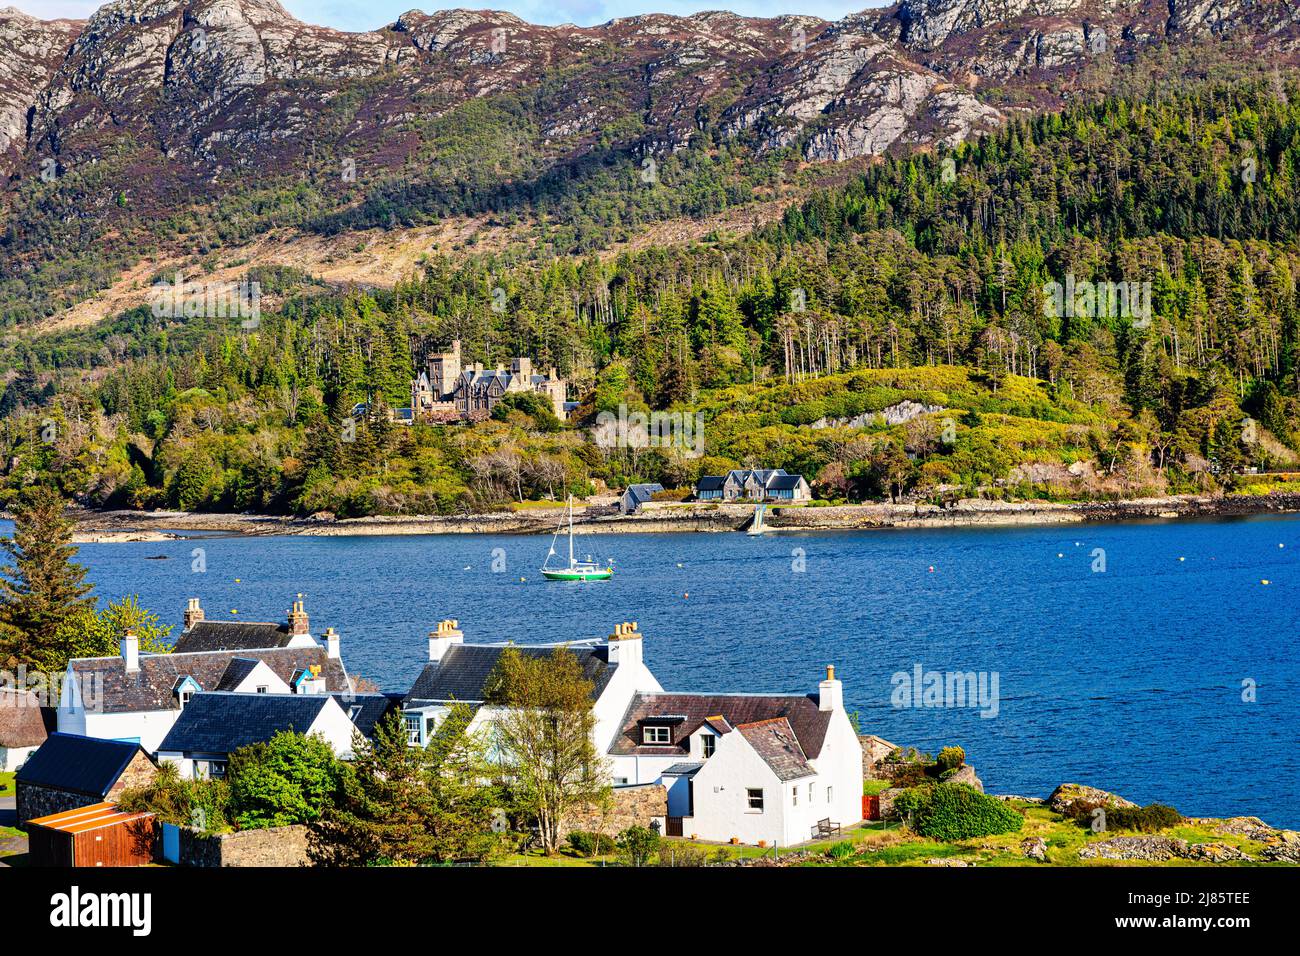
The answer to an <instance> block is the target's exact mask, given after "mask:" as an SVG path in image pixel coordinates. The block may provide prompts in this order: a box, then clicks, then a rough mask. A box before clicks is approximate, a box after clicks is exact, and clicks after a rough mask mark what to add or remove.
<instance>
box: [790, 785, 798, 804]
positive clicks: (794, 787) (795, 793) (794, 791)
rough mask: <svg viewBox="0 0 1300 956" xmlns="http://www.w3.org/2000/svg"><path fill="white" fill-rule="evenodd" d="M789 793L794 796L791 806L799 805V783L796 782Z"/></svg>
mask: <svg viewBox="0 0 1300 956" xmlns="http://www.w3.org/2000/svg"><path fill="white" fill-rule="evenodd" d="M790 795H791V796H792V797H794V801H793V802H792V803H791V804H790V805H791V806H792V807H797V806H799V784H797V783H796V784H795V785H794V786H793V787H792V788H791V789H790Z"/></svg>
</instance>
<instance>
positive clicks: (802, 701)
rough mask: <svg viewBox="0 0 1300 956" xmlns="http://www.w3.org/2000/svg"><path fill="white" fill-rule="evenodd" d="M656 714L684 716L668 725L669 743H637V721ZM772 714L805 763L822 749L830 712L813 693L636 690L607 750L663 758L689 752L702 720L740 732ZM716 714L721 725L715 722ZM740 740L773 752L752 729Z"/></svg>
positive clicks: (652, 718) (768, 743)
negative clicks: (660, 691)
mask: <svg viewBox="0 0 1300 956" xmlns="http://www.w3.org/2000/svg"><path fill="white" fill-rule="evenodd" d="M662 714H684V715H685V717H686V719H685V720H682V721H679V722H677V723H675V724H674V725H673V727H672V743H671V744H667V745H658V746H652V745H647V744H643V743H641V733H640V724H641V722H642V721H645V720H650V721H652V722H653V721H654V718H655V716H656V715H662ZM778 718H783V719H784V720H785V726H787V727H789V733H790V735H791V736H792V738H793V740H794V743H795V744H796V745H797V746H798V748H799V750H800V751H801V752H802V754H803V757H804V760H805V762H806V761H807V760H816V759H817V755H818V754H820V753H821V751H822V743H823V742H824V741H825V740H826V728H827V727H829V726H830V718H831V715H830V712H828V711H822V710H821V709H820V708H819V707H818V706H817V698H816V695H802V694H672V693H658V694H636V695H635V696H634V697H633V698H632V702H631V703H630V704H629V705H628V708H627V713H626V714H624V715H623V726H622V729H621V730H620V731H619V733H618V735H617V736H616V737H615V738H614V743H613V744H612V745H611V746H610V748H609V752H610V753H611V754H643V755H647V756H664V757H671V756H677V755H681V756H689V755H690V744H691V742H690V738H691V735H692V734H694V733H695V732H696V731H698V730H699V729H700V727H701V726H703V725H704V724H708V725H709V726H711V727H713V728H714V729H716V730H719V731H721V730H722V727H723V726H726V725H730V727H732V728H735V729H736V730H737V731H741V732H742V733H743V730H742V725H745V724H751V725H753V724H758V723H760V722H762V721H771V720H776V719H778ZM720 719H721V721H725V724H722V723H720ZM768 733H769V734H770V731H769V732H768ZM745 739H746V740H748V741H749V743H750V745H751V746H755V745H754V741H755V740H756V739H758V740H760V741H761V743H762V744H763V747H764V750H759V748H758V747H757V746H755V749H756V750H759V753H760V754H762V753H764V752H765V750H766V752H768V753H770V754H772V755H773V756H776V755H777V753H776V750H775V749H774V746H775V745H774V744H773V743H772V742H771V741H768V740H763V739H762V734H761V733H758V734H755V736H754V738H753V739H751V737H750V736H749V734H746V737H745ZM764 759H767V757H764ZM773 769H776V768H775V767H774V768H773ZM778 773H779V772H778Z"/></svg>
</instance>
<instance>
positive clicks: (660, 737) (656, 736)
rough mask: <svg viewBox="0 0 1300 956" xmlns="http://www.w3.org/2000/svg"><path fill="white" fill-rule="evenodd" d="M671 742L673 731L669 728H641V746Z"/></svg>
mask: <svg viewBox="0 0 1300 956" xmlns="http://www.w3.org/2000/svg"><path fill="white" fill-rule="evenodd" d="M672 742H673V731H672V728H671V727H642V728H641V743H643V744H670V743H672Z"/></svg>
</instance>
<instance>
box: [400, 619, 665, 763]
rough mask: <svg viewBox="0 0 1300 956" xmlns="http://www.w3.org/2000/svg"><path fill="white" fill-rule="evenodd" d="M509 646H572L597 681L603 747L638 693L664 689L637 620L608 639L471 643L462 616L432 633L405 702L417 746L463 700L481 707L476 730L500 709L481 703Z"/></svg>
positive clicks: (538, 649)
mask: <svg viewBox="0 0 1300 956" xmlns="http://www.w3.org/2000/svg"><path fill="white" fill-rule="evenodd" d="M507 647H513V648H514V649H515V650H517V651H519V652H520V653H522V654H532V655H536V656H549V655H550V654H552V653H554V651H555V649H556V648H557V647H567V648H568V649H569V651H571V652H572V653H573V654H574V655H575V656H576V657H577V658H578V663H579V664H580V665H581V667H582V672H583V676H584V677H586V678H587V679H588V680H590V681H591V683H592V711H593V714H594V716H595V719H596V727H595V732H594V736H595V744H596V747H597V749H598V750H600V751H602V752H603V751H604V750H605V749H607V748H608V747H609V745H610V743H611V742H612V741H613V739H614V735H615V734H616V733H617V732H618V729H619V726H620V721H621V720H622V717H623V714H624V713H625V712H626V710H627V705H628V702H629V701H630V700H631V699H632V697H633V695H634V694H636V693H638V692H641V691H658V690H662V688H661V687H660V686H659V682H658V681H657V680H655V677H654V675H653V674H651V673H650V670H649V668H647V667H646V665H645V661H644V659H643V657H642V643H641V633H640V632H639V631H638V630H637V627H636V624H635V623H634V622H628V623H623V624H620V625H618V626H617V627H616V628H615V629H614V633H613V634H611V635H610V636H609V639H608V641H605V642H603V643H600V642H596V641H578V642H573V643H570V644H508V643H498V644H466V643H465V635H464V633H463V632H462V631H461V630H460V625H459V622H458V621H454V620H447V621H442V622H440V623H439V624H438V628H437V630H435V631H432V632H430V634H429V662H428V663H427V664H425V666H424V669H423V670H422V671H421V672H420V676H419V677H417V678H416V680H415V683H414V684H413V685H412V686H411V690H410V692H409V693H408V694H407V695H406V698H405V700H404V701H403V702H402V711H403V714H404V716H405V719H406V729H407V734H408V736H409V739H410V742H411V744H412V745H418V746H423V745H425V744H427V743H428V742H429V740H430V738H431V737H432V735H433V733H434V732H435V730H436V728H437V726H438V724H439V723H440V722H441V721H442V719H443V718H444V717H446V716H447V714H448V713H449V712H450V710H451V708H452V706H453V705H455V704H458V703H466V704H472V705H475V706H477V707H478V712H477V713H476V714H475V717H474V720H473V722H472V723H471V724H470V726H469V730H470V731H471V732H473V731H474V730H476V729H477V728H479V727H481V726H483V725H484V723H486V722H488V721H490V720H491V719H492V717H493V715H494V714H495V713H497V710H496V709H494V708H492V707H484V706H481V705H482V704H483V702H484V701H485V699H486V698H487V697H488V696H489V694H488V689H487V684H488V682H489V679H490V678H491V677H492V675H493V672H494V671H495V670H496V666H497V662H498V661H499V660H500V657H501V653H502V651H504V650H505V649H506V648H507Z"/></svg>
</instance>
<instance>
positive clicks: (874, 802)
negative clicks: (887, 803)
mask: <svg viewBox="0 0 1300 956" xmlns="http://www.w3.org/2000/svg"><path fill="white" fill-rule="evenodd" d="M862 819H864V820H879V819H880V795H879V794H874V793H864V794H863V795H862Z"/></svg>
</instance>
